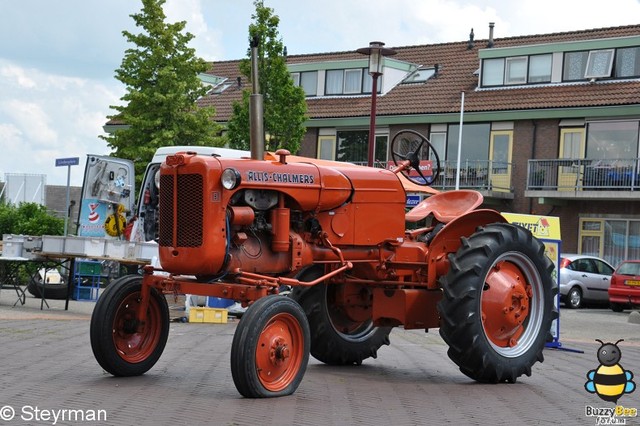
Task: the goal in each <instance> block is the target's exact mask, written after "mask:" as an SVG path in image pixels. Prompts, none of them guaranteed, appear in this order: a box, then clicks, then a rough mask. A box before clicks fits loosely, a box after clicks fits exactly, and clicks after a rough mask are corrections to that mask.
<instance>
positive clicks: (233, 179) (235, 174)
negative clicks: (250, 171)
mask: <svg viewBox="0 0 640 426" xmlns="http://www.w3.org/2000/svg"><path fill="white" fill-rule="evenodd" d="M241 180H242V179H241V178H240V172H239V171H237V170H236V169H231V168H229V169H224V171H223V172H222V176H221V177H220V181H221V182H222V187H223V188H224V189H235V188H237V187H238V185H240V181H241Z"/></svg>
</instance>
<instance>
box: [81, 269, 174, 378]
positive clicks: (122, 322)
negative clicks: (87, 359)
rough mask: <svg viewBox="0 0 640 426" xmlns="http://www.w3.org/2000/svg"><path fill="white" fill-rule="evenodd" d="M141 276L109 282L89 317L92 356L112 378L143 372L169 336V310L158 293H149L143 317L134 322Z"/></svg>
mask: <svg viewBox="0 0 640 426" xmlns="http://www.w3.org/2000/svg"><path fill="white" fill-rule="evenodd" d="M141 289H142V277H141V276H139V275H127V276H124V277H122V278H119V279H117V280H115V281H113V282H112V283H111V284H110V285H109V286H108V287H107V288H106V289H105V291H104V293H103V294H102V295H101V296H100V298H98V301H97V302H96V306H95V308H94V310H93V314H92V316H91V326H90V338H91V348H92V349H93V354H94V356H95V358H96V360H97V361H98V363H99V364H100V366H102V368H104V369H105V370H106V371H107V372H109V373H111V374H113V375H114V376H139V375H141V374H144V373H146V372H147V371H148V370H149V369H150V368H151V367H153V366H154V365H155V363H156V362H157V361H158V359H159V358H160V355H162V352H163V351H164V347H165V344H166V343H167V338H168V336H169V307H168V305H167V300H166V299H165V298H164V296H163V295H162V294H160V293H159V292H157V291H156V289H154V288H152V289H150V290H151V291H150V292H149V305H148V308H147V318H146V321H145V322H144V323H140V322H139V321H138V307H139V306H140V303H141V302H142V299H141Z"/></svg>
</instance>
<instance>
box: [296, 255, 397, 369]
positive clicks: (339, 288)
mask: <svg viewBox="0 0 640 426" xmlns="http://www.w3.org/2000/svg"><path fill="white" fill-rule="evenodd" d="M323 272H324V269H323V267H322V266H312V267H310V268H308V269H306V270H304V271H303V272H302V273H301V274H300V275H299V276H298V277H297V278H298V279H299V280H300V281H313V280H315V279H316V278H318V277H320V276H321V275H322V274H323ZM346 286H347V285H346V284H327V283H321V284H316V285H314V286H312V287H294V289H293V290H292V292H291V294H290V295H289V297H290V298H292V299H294V300H296V301H297V302H298V303H299V304H300V306H302V309H304V311H305V313H306V314H307V319H308V320H309V327H310V328H311V355H312V356H313V357H314V358H316V359H317V360H318V361H321V362H323V363H325V364H329V365H352V364H356V365H360V364H362V361H363V360H364V359H367V358H370V357H373V358H376V357H377V355H378V349H379V348H380V347H381V346H382V345H388V344H389V333H390V332H391V327H375V326H374V325H373V322H372V321H371V317H370V314H367V311H362V310H360V311H359V312H354V310H353V308H351V307H349V305H348V304H346V303H343V302H341V301H342V300H346V299H347V297H345V296H344V295H345V294H346V293H351V294H356V291H352V290H350V289H347V288H346ZM360 290H362V291H364V290H366V289H364V288H361V289H360ZM356 297H363V298H364V299H366V302H368V300H369V297H368V294H367V295H364V296H363V295H360V296H356Z"/></svg>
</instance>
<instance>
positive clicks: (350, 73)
mask: <svg viewBox="0 0 640 426" xmlns="http://www.w3.org/2000/svg"><path fill="white" fill-rule="evenodd" d="M361 87H362V70H361V69H355V70H345V71H344V93H346V94H353V93H361Z"/></svg>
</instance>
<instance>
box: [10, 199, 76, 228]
mask: <svg viewBox="0 0 640 426" xmlns="http://www.w3.org/2000/svg"><path fill="white" fill-rule="evenodd" d="M63 232H64V219H61V218H59V217H56V216H54V215H53V214H51V213H50V212H49V211H48V210H47V208H46V207H45V206H42V205H40V204H37V203H20V204H19V205H18V206H14V205H13V204H6V203H4V202H3V203H0V234H23V235H62V233H63Z"/></svg>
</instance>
